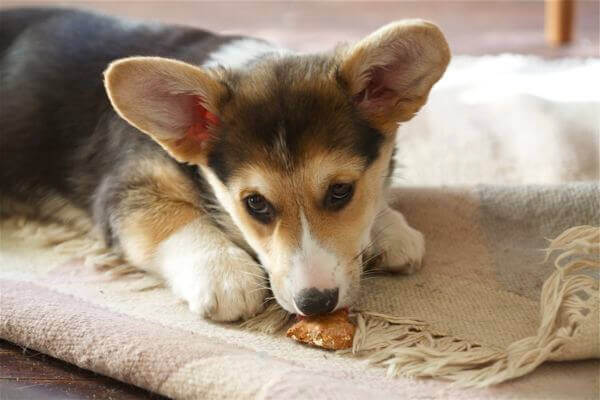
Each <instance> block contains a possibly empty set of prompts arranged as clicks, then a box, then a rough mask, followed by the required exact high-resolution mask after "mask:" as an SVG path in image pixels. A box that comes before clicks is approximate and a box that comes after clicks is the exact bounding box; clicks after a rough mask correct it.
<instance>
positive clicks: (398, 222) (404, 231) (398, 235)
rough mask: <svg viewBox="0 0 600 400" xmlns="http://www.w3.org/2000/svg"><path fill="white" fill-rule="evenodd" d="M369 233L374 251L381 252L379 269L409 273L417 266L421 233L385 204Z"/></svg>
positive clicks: (421, 249)
mask: <svg viewBox="0 0 600 400" xmlns="http://www.w3.org/2000/svg"><path fill="white" fill-rule="evenodd" d="M371 235H372V238H373V240H374V252H380V253H381V254H382V258H383V259H382V263H381V267H382V268H383V269H385V270H388V271H393V272H400V273H403V274H412V273H413V272H416V271H418V270H419V269H420V268H421V262H422V260H423V256H424V255H425V239H424V237H423V234H422V233H421V232H419V231H417V230H416V229H414V228H412V227H411V226H409V225H408V223H407V222H406V219H405V218H404V216H403V215H402V214H401V213H399V212H398V211H396V210H393V209H391V208H390V207H388V206H386V208H385V209H384V210H383V211H381V212H380V214H379V215H378V217H377V219H376V220H375V224H374V225H373V230H372V233H371Z"/></svg>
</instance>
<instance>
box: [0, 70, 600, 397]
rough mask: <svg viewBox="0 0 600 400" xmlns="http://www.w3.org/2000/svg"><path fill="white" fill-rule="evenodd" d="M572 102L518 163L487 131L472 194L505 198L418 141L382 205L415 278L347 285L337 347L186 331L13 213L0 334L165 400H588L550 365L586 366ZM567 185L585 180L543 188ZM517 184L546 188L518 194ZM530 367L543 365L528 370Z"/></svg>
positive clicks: (89, 251) (590, 226) (580, 374)
mask: <svg viewBox="0 0 600 400" xmlns="http://www.w3.org/2000/svg"><path fill="white" fill-rule="evenodd" d="M473 60H474V61H478V62H483V61H484V60H483V59H473ZM520 60H521V61H523V60H525V61H524V64H523V65H527V63H528V62H527V59H520ZM534 61H535V62H536V63H538V64H539V63H541V62H540V60H534ZM459 62H462V61H460V60H459ZM509 64H510V63H509ZM550 64H551V63H550ZM583 64H584V62H582V63H578V64H572V65H571V66H570V67H573V66H581V65H583ZM455 65H456V64H455ZM512 65H513V66H514V63H513V64H512ZM544 65H546V64H545V63H544ZM596 65H597V64H596ZM554 67H555V69H560V68H559V67H560V66H557V65H555V66H554ZM507 68H508V66H507ZM561 68H562V67H561ZM586 70H587V69H586ZM513 72H514V71H513ZM451 73H452V69H451V70H450V78H449V79H450V82H449V83H447V85H448V86H446V88H447V89H443V88H444V86H443V85H442V86H441V87H442V89H440V91H438V92H437V94H433V95H432V104H431V107H430V108H429V109H428V110H429V111H426V112H425V111H424V113H423V114H421V115H420V116H419V117H418V118H420V119H417V120H416V121H415V124H424V121H439V120H440V119H442V118H443V117H444V115H445V113H444V110H445V109H447V107H450V106H451V107H454V108H455V109H457V108H463V107H466V106H465V104H466V103H464V101H461V100H460V99H459V98H453V100H452V101H451V100H449V99H448V98H446V97H445V94H446V95H447V94H448V92H444V90H453V91H456V90H457V88H458V87H461V88H462V89H461V90H463V89H465V90H466V89H468V87H467V86H468V85H466V86H457V85H451V84H450V83H451V82H454V83H456V82H458V81H459V79H458V77H457V75H456V74H455V75H454V77H457V78H456V79H455V80H452V79H454V78H453V75H452V74H451ZM455 73H458V70H455ZM480 73H483V72H481V71H480ZM473 76H476V74H475V73H474V72H473ZM471 89H472V88H471ZM453 93H454V94H457V93H455V92H453ZM436 96H437V97H436ZM444 99H445V100H444ZM540 99H541V97H535V101H530V102H529V104H537V105H536V106H535V107H532V108H531V109H532V110H536V113H537V114H536V115H537V116H538V117H539V118H542V117H544V118H550V117H548V113H547V110H548V106H547V104H549V103H548V102H550V103H551V104H554V105H556V103H555V102H554V101H553V100H551V99H550V100H548V99H546V100H540ZM468 101H473V97H471V98H470V100H468ZM477 101H479V100H477ZM585 101H586V102H585V104H584V103H583V102H582V103H580V107H579V108H577V110H576V111H577V113H579V114H576V115H575V114H569V113H566V112H565V113H562V114H561V113H557V118H567V116H568V115H570V116H569V117H568V118H570V119H571V120H576V121H577V120H579V119H580V122H579V123H578V124H577V125H574V126H575V127H576V128H577V129H576V130H573V132H574V131H577V132H579V133H578V134H577V135H573V136H569V129H568V128H569V126H568V125H567V124H566V123H565V124H562V125H560V124H559V125H560V127H561V129H558V130H556V131H554V133H553V135H551V136H547V137H543V138H541V137H540V136H538V139H539V140H537V141H534V142H535V143H534V144H535V146H533V147H530V148H529V152H530V153H531V154H532V156H531V158H532V159H533V158H535V163H534V164H532V165H529V166H527V165H526V162H527V157H525V156H524V155H520V153H519V152H520V151H521V149H522V146H516V145H514V144H515V143H522V141H523V137H520V136H518V135H517V133H519V132H517V133H515V134H512V132H511V131H510V129H513V128H515V129H516V127H515V126H513V125H511V124H509V126H508V127H505V130H504V133H505V134H506V136H505V137H502V136H501V135H500V133H501V132H500V131H497V132H496V131H493V132H495V133H494V135H493V136H494V137H495V140H496V144H495V147H494V148H495V149H496V152H495V153H494V154H495V157H496V158H497V159H495V160H490V165H488V166H486V167H485V168H488V169H489V171H488V170H483V172H485V171H488V174H487V175H486V176H487V179H488V182H503V183H518V185H516V184H515V185H506V184H505V185H495V184H486V185H482V184H477V185H474V184H470V183H472V182H471V180H472V179H473V176H474V175H472V174H471V170H470V169H469V168H473V165H472V164H470V163H472V162H474V160H476V159H477V157H478V155H477V154H472V153H476V152H473V151H472V152H471V153H468V152H467V153H465V152H463V153H460V152H459V153H457V154H455V153H453V152H451V153H450V154H452V157H450V156H448V164H447V165H448V166H450V167H448V168H446V169H444V168H441V167H440V166H439V164H434V163H433V162H434V157H435V162H436V163H441V162H442V161H443V160H440V159H439V157H438V156H439V154H438V153H436V152H439V151H441V150H440V149H439V148H438V147H436V145H437V143H438V141H437V140H436V135H440V134H441V133H439V132H437V130H435V129H434V131H435V132H433V131H427V130H425V131H421V133H422V134H423V135H425V136H424V137H425V138H426V137H427V135H429V137H430V139H431V140H430V141H429V143H430V145H431V148H432V149H434V150H432V152H433V153H434V155H432V156H431V157H430V158H429V159H428V158H427V157H426V156H425V155H422V158H421V159H420V161H419V160H418V159H416V158H415V156H414V155H413V156H410V157H407V158H406V160H407V161H408V162H406V163H405V164H410V165H407V167H408V168H407V170H406V171H407V172H408V171H409V170H411V169H414V168H417V171H419V170H420V171H424V170H425V169H426V168H427V166H429V168H432V169H434V170H435V171H437V172H429V175H427V174H425V175H424V176H421V178H422V179H421V181H422V183H423V184H426V185H428V187H423V186H421V187H418V186H416V185H415V181H418V180H419V179H417V178H418V177H416V176H415V175H410V174H408V175H405V178H404V179H405V180H404V182H403V183H404V187H402V188H398V189H395V190H393V192H392V204H393V205H394V207H396V208H398V209H399V210H401V211H402V212H403V213H404V214H405V215H406V218H407V220H408V221H409V222H410V223H411V224H412V225H413V226H414V227H415V228H417V229H419V230H421V231H422V232H423V233H424V234H425V236H426V239H427V254H426V258H425V263H424V268H423V269H422V271H421V272H419V273H418V274H416V275H413V276H394V275H369V276H368V277H367V278H365V281H364V282H363V286H364V290H363V296H362V298H361V300H360V302H359V304H357V305H356V310H355V313H354V318H355V320H356V323H357V324H358V333H357V335H356V338H355V341H354V346H353V349H352V350H351V351H349V352H340V353H332V352H328V351H323V350H319V349H314V348H310V347H306V346H303V345H300V344H297V343H295V342H292V341H291V340H289V339H287V338H286V337H285V336H284V335H283V333H282V329H284V327H285V325H286V324H287V323H289V322H288V319H289V318H288V316H287V315H285V314H284V313H282V312H281V311H280V310H278V309H277V307H276V306H275V305H273V306H270V307H269V309H268V311H267V312H266V313H265V314H262V315H261V316H259V317H257V318H256V319H254V320H251V321H249V322H247V323H246V324H244V325H243V326H240V324H217V323H212V322H209V321H205V320H202V319H200V318H198V317H197V316H195V315H194V314H192V313H190V312H189V311H188V310H187V306H186V305H185V304H182V303H181V302H179V301H178V300H177V299H175V298H174V297H173V296H172V295H171V294H170V292H169V290H168V289H166V288H163V287H162V286H161V285H160V282H159V281H157V280H156V279H155V278H153V277H151V276H148V275H145V274H142V273H139V272H138V271H136V270H134V269H132V268H131V267H130V266H128V265H127V264H126V263H124V262H123V261H122V260H121V259H120V258H119V256H118V255H115V254H111V253H110V252H109V251H107V249H104V248H103V246H102V245H101V243H100V242H99V241H98V240H97V239H96V238H95V237H94V234H93V232H92V231H90V232H85V224H80V225H78V229H75V228H74V227H68V226H65V225H62V224H58V223H55V222H52V221H46V222H39V221H34V220H31V219H26V218H22V217H15V216H13V217H8V218H4V219H3V220H2V225H1V230H0V233H1V235H2V236H1V238H0V239H1V240H0V290H1V292H0V294H1V299H0V300H1V303H0V305H1V308H0V318H1V320H0V337H2V338H3V339H7V340H10V341H12V342H15V343H18V344H20V345H23V346H27V347H30V348H33V349H35V350H38V351H41V352H44V353H47V354H50V355H52V356H54V357H57V358H60V359H63V360H66V361H68V362H72V363H74V364H76V365H78V366H80V367H83V368H87V369H91V370H93V371H96V372H99V373H102V374H105V375H109V376H111V377H114V378H116V379H119V380H122V381H125V382H129V383H132V384H134V385H138V386H141V387H144V388H147V389H149V390H152V391H155V392H158V393H161V394H164V395H166V396H169V397H173V398H189V399H194V398H262V399H271V398H273V399H278V398H290V399H293V398H312V397H314V398H340V399H353V398H356V399H358V398H365V397H369V398H382V399H383V398H385V399H389V398H398V399H421V398H448V397H461V398H483V397H490V396H494V397H496V398H515V397H516V398H566V397H573V396H574V395H576V396H577V397H578V398H590V399H595V398H597V396H598V394H599V393H600V381H599V371H600V368H599V364H598V362H597V361H579V362H568V361H566V360H583V359H593V358H598V357H600V344H599V342H598V338H599V332H598V327H599V326H600V321H599V320H598V318H599V311H598V303H599V301H600V300H599V298H598V272H597V271H598V268H599V260H598V257H599V251H600V233H599V230H598V228H594V226H596V227H597V226H599V225H600V207H599V202H598V198H599V197H598V196H599V195H600V188H599V186H598V183H597V165H598V164H597V155H596V156H595V158H594V155H593V154H592V153H590V150H589V149H590V147H591V146H592V145H593V144H594V143H597V135H598V131H597V128H594V127H593V126H594V124H595V122H594V120H592V121H591V122H590V121H589V119H587V120H586V119H584V118H583V115H584V113H586V112H588V111H589V110H590V109H594V107H595V108H596V109H597V106H598V103H597V102H596V100H595V99H587V100H585ZM444 103H445V104H444ZM467 103H468V102H467ZM468 104H472V103H468ZM477 104H479V105H480V107H479V108H478V114H477V118H478V119H480V120H484V121H485V120H486V117H485V116H486V113H487V115H490V116H492V115H495V114H493V113H496V112H498V108H497V104H498V103H497V102H496V101H491V102H488V103H485V102H484V103H477ZM519 104H521V103H519ZM540 104H546V106H544V107H542V106H540ZM517 108H518V107H517ZM501 109H502V108H501ZM560 109H561V110H563V108H560ZM573 112H575V111H573ZM436 115H437V116H438V117H436ZM575 116H579V119H577V118H575ZM453 118H454V119H453V121H454V122H455V123H457V118H458V117H457V116H456V115H454V116H453ZM473 118H474V117H473V115H472V114H468V116H465V117H464V119H463V120H464V121H469V120H472V119H473ZM490 118H491V117H490ZM528 118H536V116H535V115H529V116H528ZM566 120H567V119H565V121H566ZM586 121H587V122H586ZM596 121H597V120H596ZM431 123H433V122H431ZM586 124H588V125H586ZM590 126H592V128H591V131H590V128H589V127H590ZM596 127H597V125H596ZM509 128H510V129H509ZM410 129H413V128H412V127H411V125H407V126H405V127H404V128H403V130H401V136H400V140H405V141H404V142H400V145H402V144H406V143H409V142H410V141H412V143H413V144H415V145H418V144H419V143H421V144H422V143H424V141H425V138H423V137H418V138H417V137H415V136H414V135H413V134H411V133H410ZM473 129H475V127H474V126H473V125H468V129H467V128H465V132H464V134H465V135H466V136H469V135H470V137H474V136H473V132H472V131H473ZM495 129H499V128H498V127H496V128H495ZM574 129H575V128H574ZM594 129H596V130H594ZM482 131H485V132H488V133H490V132H492V129H491V128H489V129H488V130H486V129H482ZM542 131H543V129H542ZM444 132H446V133H447V131H444ZM442 133H443V132H442ZM539 135H541V134H539ZM518 137H520V139H518ZM437 138H439V136H438V137H437ZM588 139H589V140H588ZM557 140H561V141H562V142H561V143H566V144H568V146H566V147H565V148H571V149H578V148H579V149H581V154H582V155H585V154H587V155H589V157H587V156H586V157H587V158H586V157H583V156H582V157H581V158H577V157H573V156H572V154H571V153H569V154H570V155H569V156H568V157H567V156H562V158H560V160H562V161H560V162H561V163H563V162H567V161H569V162H570V164H569V169H568V171H567V172H565V171H563V170H561V169H560V168H554V167H552V166H555V165H556V162H558V161H556V160H558V159H557V158H556V153H555V152H546V151H545V150H546V149H549V148H555V146H556V143H555V142H556V141H557ZM594 141H596V142H594ZM510 143H513V145H512V146H511V145H510ZM463 145H465V144H464V143H463V144H460V146H463ZM437 146H439V145H437ZM444 146H445V145H444ZM454 146H459V144H454ZM465 146H466V145H465ZM416 148H419V147H418V146H417V147H416ZM498 149H501V150H502V151H498ZM511 149H512V152H511ZM534 150H535V151H534ZM557 151H558V150H557ZM594 151H596V150H594ZM401 152H402V151H401ZM404 152H405V153H406V150H405V151H404ZM515 152H516V153H519V157H521V158H518V157H516V156H515V157H514V158H513V159H514V160H518V161H519V162H520V163H521V164H519V165H520V166H521V167H522V168H519V169H492V168H495V167H493V166H494V165H495V166H498V165H509V164H510V162H509V161H507V160H510V157H509V156H510V155H513V156H514V155H515ZM417 153H418V152H417ZM461 154H462V155H463V156H461ZM561 154H562V153H561ZM590 154H591V155H590ZM544 155H545V156H546V158H544ZM432 165H437V166H436V167H431V166H432ZM560 165H563V164H560ZM465 166H466V167H465ZM536 166H537V168H534V167H536ZM540 166H548V173H547V174H545V175H543V176H545V178H544V179H540V178H539V176H541V175H538V176H537V177H536V174H540V171H539V167H540ZM452 168H454V170H455V172H456V174H455V175H453V176H456V177H457V178H455V180H454V181H452V183H469V185H456V186H451V187H448V186H439V184H440V183H443V182H444V176H445V174H450V175H452V174H451V169H452ZM463 168H466V169H463ZM482 168H483V167H482ZM532 174H533V176H532ZM460 179H463V180H464V182H461V181H460ZM582 179H584V180H587V182H571V183H560V182H565V181H570V180H582ZM531 180H533V181H540V180H541V181H544V180H545V181H548V183H552V184H547V185H531V184H528V185H525V184H522V183H526V182H530V181H531ZM434 185H437V186H434ZM81 229H83V230H81ZM548 248H550V249H552V251H544V249H548ZM546 361H561V362H559V363H550V364H545V365H541V364H542V363H544V362H546ZM540 365H541V366H540ZM538 367H539V368H538ZM536 368H537V370H536ZM529 373H531V374H530V375H527V374H529ZM523 375H527V376H525V377H523V378H521V379H517V380H511V379H513V378H517V377H520V376H523ZM407 377H420V378H419V379H411V378H407ZM427 377H434V378H436V379H427ZM507 380H508V381H509V382H508V383H502V382H505V381H507ZM493 384H499V385H497V386H491V387H489V385H493ZM465 386H469V387H468V388H466V387H465ZM482 387H485V388H482Z"/></svg>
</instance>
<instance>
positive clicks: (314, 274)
mask: <svg viewBox="0 0 600 400" xmlns="http://www.w3.org/2000/svg"><path fill="white" fill-rule="evenodd" d="M449 57H450V56H449V50H448V46H447V44H446V41H445V39H444V37H443V35H442V34H441V32H440V31H439V29H438V28H437V27H436V26H435V25H433V24H430V23H428V22H424V21H420V20H410V21H402V22H398V23H393V24H390V25H388V26H385V27H383V28H381V29H380V30H378V31H376V32H374V33H373V34H371V35H369V36H368V37H367V38H365V39H364V40H362V41H360V42H359V43H357V44H356V45H354V46H352V47H345V48H339V49H337V50H336V51H335V52H333V53H331V54H324V55H302V56H296V55H286V56H277V57H274V58H269V59H265V60H262V61H259V62H256V63H254V64H252V66H249V67H247V68H245V69H239V70H226V69H222V68H221V69H201V68H198V67H194V66H191V65H188V64H185V63H182V62H179V61H174V60H168V59H161V58H148V57H134V58H129V59H124V60H119V61H116V62H114V63H113V64H111V66H110V67H109V69H108V70H107V72H106V88H107V91H108V94H109V97H110V99H111V102H112V104H113V106H114V108H115V109H116V111H117V112H118V113H119V114H120V115H121V116H122V117H123V118H124V119H126V120H127V121H129V123H131V124H132V125H133V126H135V127H137V128H138V129H139V130H141V131H143V132H145V133H147V134H148V135H150V136H151V137H152V138H153V139H154V140H156V141H157V142H158V143H159V144H160V145H161V146H162V147H163V148H164V149H165V150H166V151H167V152H168V153H169V154H170V155H171V156H172V157H174V158H175V159H176V160H178V161H180V162H185V163H190V164H195V165H198V166H199V168H200V169H201V170H202V171H203V172H204V175H205V176H206V178H207V180H208V182H209V183H210V185H211V186H212V188H213V190H214V192H215V195H216V196H217V198H218V200H219V202H220V203H221V205H222V206H223V207H224V208H225V209H226V210H227V212H228V213H229V214H230V216H231V218H232V220H233V221H234V222H235V224H236V225H237V226H238V228H239V229H240V231H241V232H242V233H243V235H244V237H245V239H246V241H247V242H248V243H249V244H250V246H251V247H252V248H253V249H254V250H255V251H256V253H257V254H258V256H259V258H260V260H261V263H262V264H263V266H264V268H265V269H266V271H267V272H268V274H269V277H270V281H271V287H272V290H273V293H274V294H275V297H276V298H277V300H278V302H279V303H280V304H281V305H282V306H283V307H284V308H285V309H286V310H288V311H290V312H295V313H299V314H316V313H323V312H329V311H332V310H334V309H339V308H343V307H347V306H349V305H350V304H351V303H352V301H353V299H354V298H355V297H356V294H357V292H358V288H359V282H360V273H361V261H362V259H361V254H362V252H363V250H364V249H365V248H366V247H367V246H368V245H369V243H370V232H371V227H372V224H373V222H374V219H375V217H376V214H377V212H378V211H379V210H380V209H381V207H382V206H383V202H384V199H383V191H384V190H383V189H384V185H385V179H386V177H387V176H388V168H389V164H390V159H391V157H392V152H393V148H394V139H395V131H396V128H397V125H398V123H400V122H402V121H407V120H409V119H410V118H412V116H413V115H414V114H415V112H417V111H418V110H419V108H420V107H421V106H422V105H423V104H424V103H425V101H426V99H427V96H428V93H429V91H430V89H431V87H432V85H433V84H434V83H435V82H436V81H437V80H438V79H439V78H440V77H441V76H442V74H443V72H444V70H445V68H446V66H447V64H448V61H449Z"/></svg>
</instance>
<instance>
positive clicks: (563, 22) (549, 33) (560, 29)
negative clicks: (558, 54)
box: [544, 0, 574, 46]
mask: <svg viewBox="0 0 600 400" xmlns="http://www.w3.org/2000/svg"><path fill="white" fill-rule="evenodd" d="M545 1H546V4H545V14H546V15H545V21H544V25H545V30H546V41H547V42H548V44H549V45H551V46H561V45H564V44H566V43H568V42H569V41H571V36H572V32H573V9H574V4H573V3H574V2H573V0H545Z"/></svg>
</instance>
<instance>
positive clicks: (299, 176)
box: [221, 142, 393, 301]
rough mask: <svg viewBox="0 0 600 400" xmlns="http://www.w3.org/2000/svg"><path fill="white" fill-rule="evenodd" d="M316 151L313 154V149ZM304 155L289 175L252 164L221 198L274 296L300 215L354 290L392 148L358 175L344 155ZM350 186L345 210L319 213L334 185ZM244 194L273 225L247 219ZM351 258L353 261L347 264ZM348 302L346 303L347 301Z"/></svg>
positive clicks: (295, 242)
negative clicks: (262, 204)
mask: <svg viewBox="0 0 600 400" xmlns="http://www.w3.org/2000/svg"><path fill="white" fill-rule="evenodd" d="M315 150H316V148H315ZM319 150H320V152H318V153H315V154H310V153H307V154H306V157H305V162H304V165H303V166H301V167H297V168H295V169H294V170H293V171H278V170H276V169H274V168H272V167H269V166H267V165H264V163H263V166H262V168H261V167H259V166H260V165H261V162H259V161H258V160H257V161H256V163H255V164H253V168H249V169H246V170H244V171H242V172H241V173H240V174H239V175H238V176H236V177H235V179H232V182H231V184H230V185H229V188H230V189H229V190H227V189H226V188H222V190H223V191H222V192H221V196H227V197H229V201H230V203H231V204H234V207H233V210H232V213H233V217H234V220H236V221H237V222H238V224H239V226H240V229H241V230H242V231H243V233H244V236H245V237H246V239H247V240H248V241H249V242H250V243H251V244H252V246H253V247H254V248H255V249H257V250H258V252H259V254H262V255H263V257H262V258H261V260H262V262H263V263H264V266H265V268H266V269H267V270H268V271H269V274H270V278H271V287H272V288H273V290H274V292H275V294H276V295H277V294H278V293H280V292H281V291H283V289H281V287H282V286H283V285H284V280H285V279H286V278H287V276H288V274H289V269H290V264H289V260H290V256H291V254H292V253H293V252H294V251H296V250H297V249H298V247H299V245H300V234H301V226H300V213H301V212H302V213H304V214H305V216H306V218H307V220H308V222H309V224H310V228H311V231H312V234H313V235H314V237H315V239H316V240H317V241H319V242H320V243H322V244H323V245H325V246H327V248H329V249H331V250H332V251H333V252H334V253H335V254H337V255H338V256H339V258H340V260H342V262H344V263H345V268H346V274H347V275H348V276H350V277H351V279H352V280H353V286H354V287H358V285H359V282H358V280H359V278H360V261H361V260H360V258H356V255H357V254H358V253H359V252H360V251H361V250H362V249H363V246H364V245H365V243H363V239H364V233H365V232H368V231H369V229H370V225H371V223H372V221H373V219H374V218H375V215H376V214H377V212H378V211H379V210H380V208H381V207H382V205H383V204H384V201H385V199H384V193H383V183H384V176H385V175H386V173H387V167H388V162H389V158H390V157H391V152H392V150H393V143H392V142H388V143H386V144H385V145H384V146H383V148H382V155H381V156H380V158H379V159H378V160H376V161H375V163H373V164H372V165H371V166H370V167H369V168H368V169H367V170H366V171H365V172H364V173H363V171H362V163H361V160H360V159H357V158H354V157H353V156H352V155H350V154H344V153H335V152H325V151H323V149H319ZM340 181H342V182H356V188H355V194H354V197H353V199H352V201H351V202H350V203H349V205H348V206H347V207H345V208H344V209H342V210H340V211H329V210H325V209H323V207H322V199H323V198H324V196H325V193H326V191H327V188H328V187H329V185H330V184H331V183H334V182H340ZM249 193H260V194H262V195H263V196H265V197H266V198H267V199H268V200H269V201H270V202H271V203H272V204H273V205H274V206H275V208H276V209H277V210H278V211H279V215H278V220H277V222H276V223H275V224H272V225H266V226H265V225H263V224H261V223H259V222H257V221H256V220H254V219H253V218H252V217H250V216H249V215H248V213H247V211H246V210H245V208H244V206H243V202H242V201H241V200H242V199H243V198H244V197H245V196H247V195H248V194H249ZM353 258H354V260H353ZM347 301H350V300H347Z"/></svg>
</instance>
